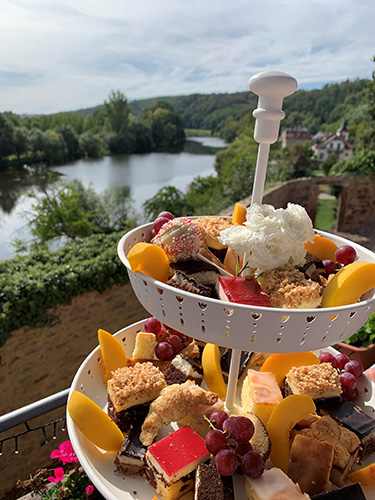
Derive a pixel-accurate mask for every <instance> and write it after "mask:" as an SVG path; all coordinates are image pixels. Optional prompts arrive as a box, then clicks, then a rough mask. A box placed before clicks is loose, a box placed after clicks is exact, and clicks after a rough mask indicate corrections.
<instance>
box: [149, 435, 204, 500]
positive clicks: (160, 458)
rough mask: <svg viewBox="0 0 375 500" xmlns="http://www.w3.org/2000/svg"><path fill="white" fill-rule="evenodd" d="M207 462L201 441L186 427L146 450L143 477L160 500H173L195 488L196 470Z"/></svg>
mask: <svg viewBox="0 0 375 500" xmlns="http://www.w3.org/2000/svg"><path fill="white" fill-rule="evenodd" d="M209 458H210V453H209V452H208V450H207V448H206V445H205V442H204V439H203V438H202V437H201V436H200V435H199V434H198V433H197V432H195V431H194V430H193V429H192V428H191V427H190V426H189V425H185V426H184V427H181V428H180V429H178V430H177V431H175V432H173V433H172V434H169V436H167V437H165V438H164V439H161V440H160V441H157V442H156V443H154V444H152V445H151V446H150V447H149V448H148V450H147V452H146V463H147V465H148V470H147V473H146V477H147V479H148V481H149V482H150V484H151V485H152V487H153V488H154V489H155V492H156V494H157V495H160V496H161V498H162V500H176V499H178V498H180V497H181V496H183V495H185V493H187V492H188V491H191V490H192V489H193V488H194V479H195V469H196V468H197V467H198V465H199V464H201V463H203V462H205V461H207V460H208V459H209Z"/></svg>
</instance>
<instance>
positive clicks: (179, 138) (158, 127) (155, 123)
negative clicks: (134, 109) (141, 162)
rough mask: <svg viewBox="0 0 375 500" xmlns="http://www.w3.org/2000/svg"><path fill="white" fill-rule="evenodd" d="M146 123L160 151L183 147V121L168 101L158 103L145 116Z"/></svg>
mask: <svg viewBox="0 0 375 500" xmlns="http://www.w3.org/2000/svg"><path fill="white" fill-rule="evenodd" d="M143 121H144V123H145V124H146V125H147V126H149V127H150V129H151V132H152V138H153V142H154V144H155V147H156V149H157V150H158V151H165V150H170V149H175V148H177V147H181V145H182V144H183V142H184V141H185V130H184V125H183V122H182V119H181V117H180V115H179V114H178V113H176V111H175V110H174V109H173V107H172V105H171V104H170V103H168V102H166V101H162V100H161V101H158V102H157V103H156V104H155V105H154V106H153V107H151V108H148V109H147V110H146V111H145V112H144V114H143Z"/></svg>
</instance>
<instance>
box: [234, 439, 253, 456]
mask: <svg viewBox="0 0 375 500" xmlns="http://www.w3.org/2000/svg"><path fill="white" fill-rule="evenodd" d="M248 451H253V447H252V446H251V444H250V443H249V441H248V442H247V443H236V446H235V447H234V452H235V453H236V455H239V456H240V457H243V456H244V455H245V454H246V453H247V452H248Z"/></svg>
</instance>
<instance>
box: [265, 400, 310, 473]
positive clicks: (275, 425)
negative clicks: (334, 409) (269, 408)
mask: <svg viewBox="0 0 375 500" xmlns="http://www.w3.org/2000/svg"><path fill="white" fill-rule="evenodd" d="M315 409H316V408H315V403H314V401H313V399H312V398H311V397H310V396H308V395H306V394H293V395H292V396H287V397H286V398H284V399H283V400H282V401H281V402H280V403H279V404H278V405H277V406H276V408H275V409H274V410H273V412H272V413H271V416H270V418H269V420H268V423H267V432H268V435H269V437H270V440H271V453H270V459H271V461H272V463H273V465H274V466H275V467H278V468H279V469H281V470H282V471H284V472H285V473H286V471H287V470H288V464H289V437H290V431H291V430H292V429H293V427H294V426H295V425H296V424H297V422H299V421H300V420H301V419H302V418H305V417H306V416H307V415H309V413H313V412H314V411H315Z"/></svg>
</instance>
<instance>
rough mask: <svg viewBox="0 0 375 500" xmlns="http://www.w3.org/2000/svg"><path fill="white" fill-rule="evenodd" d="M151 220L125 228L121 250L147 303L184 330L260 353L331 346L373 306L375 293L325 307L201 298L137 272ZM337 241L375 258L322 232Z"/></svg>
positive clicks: (137, 290)
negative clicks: (137, 254)
mask: <svg viewBox="0 0 375 500" xmlns="http://www.w3.org/2000/svg"><path fill="white" fill-rule="evenodd" d="M152 227H153V224H152V223H149V224H145V225H143V226H139V227H137V228H135V229H133V230H132V231H129V232H128V233H126V234H125V235H124V236H123V237H122V238H121V240H120V241H119V243H118V246H117V252H118V255H119V257H120V259H121V261H122V263H123V264H124V265H125V266H126V268H127V271H128V274H129V279H130V282H131V284H132V287H133V290H134V292H135V294H136V296H137V298H138V300H139V301H140V303H141V304H142V305H143V307H144V308H145V309H146V310H147V311H148V312H149V313H150V315H152V316H155V317H156V318H158V319H159V320H160V321H162V322H163V323H164V324H166V325H168V326H169V327H171V328H174V329H175V330H178V331H180V332H182V333H184V334H185V335H188V336H190V337H194V338H195V339H198V340H202V341H204V342H210V343H213V344H217V345H220V346H223V347H231V348H233V349H242V350H251V351H258V352H268V353H274V352H302V351H309V350H315V349H322V348H324V347H328V346H332V345H335V344H337V343H338V342H342V341H343V340H345V339H347V338H349V337H350V336H351V335H352V334H353V333H355V332H356V331H357V330H358V329H359V328H360V327H361V326H362V325H363V324H364V323H365V322H366V321H367V319H368V318H369V316H370V315H371V314H372V312H373V311H374V310H375V297H374V294H373V293H369V294H368V297H364V299H365V300H362V301H361V302H358V303H356V304H351V305H348V306H341V307H337V308H322V309H278V308H270V307H253V306H247V305H242V304H234V303H232V302H223V301H220V300H216V299H211V298H206V297H201V296H198V295H194V294H192V293H189V292H184V291H182V290H178V289H176V288H173V287H171V286H169V285H166V284H165V283H162V282H160V281H156V280H154V279H152V278H149V277H148V276H146V275H144V274H142V273H133V272H132V270H131V267H130V265H129V261H128V259H127V258H126V255H127V254H128V252H129V250H130V249H131V248H132V247H133V246H134V245H135V244H136V243H138V242H141V241H146V242H149V241H150V239H151V231H152ZM319 232H320V233H321V234H322V235H323V236H325V237H326V238H329V239H330V240H332V241H333V242H334V243H336V245H337V246H340V245H345V244H346V245H351V246H352V247H354V248H355V250H356V252H357V254H358V257H359V260H361V261H367V262H375V254H374V253H373V252H371V251H370V250H368V249H366V248H364V247H362V246H361V245H358V244H356V243H353V242H351V241H349V240H347V239H345V238H341V237H338V236H335V235H331V234H329V233H325V232H323V231H319Z"/></svg>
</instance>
